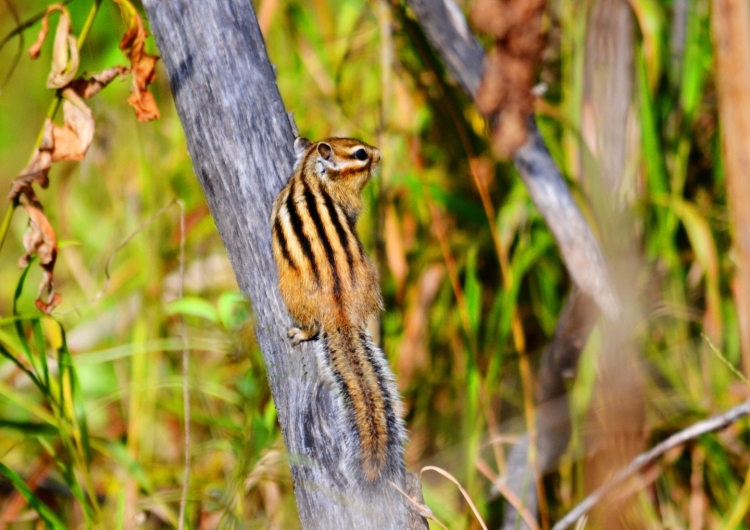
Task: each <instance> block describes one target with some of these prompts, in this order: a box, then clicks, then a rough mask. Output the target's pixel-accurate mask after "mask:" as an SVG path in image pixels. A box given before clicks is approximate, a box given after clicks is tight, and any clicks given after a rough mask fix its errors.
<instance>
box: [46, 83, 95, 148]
mask: <svg viewBox="0 0 750 530" xmlns="http://www.w3.org/2000/svg"><path fill="white" fill-rule="evenodd" d="M63 96H64V97H65V101H63V117H64V124H63V126H62V127H58V126H55V127H54V128H53V130H52V135H53V143H54V148H53V150H52V161H53V162H57V161H58V160H83V158H84V157H85V156H86V151H88V149H89V147H90V146H91V142H93V140H94V117H93V116H92V114H91V109H89V108H88V107H87V106H86V104H85V103H84V102H83V100H82V99H81V98H80V96H78V95H77V94H76V93H75V92H74V91H73V89H71V88H66V89H65V90H64V91H63Z"/></svg>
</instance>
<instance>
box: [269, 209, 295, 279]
mask: <svg viewBox="0 0 750 530" xmlns="http://www.w3.org/2000/svg"><path fill="white" fill-rule="evenodd" d="M273 238H274V239H275V240H276V244H278V245H279V248H281V255H282V256H284V259H285V260H286V262H287V263H288V264H289V266H290V267H291V268H293V269H294V270H295V271H299V269H298V268H297V264H296V263H294V260H292V255H291V253H290V252H289V245H288V243H287V240H286V235H284V229H283V228H282V226H281V220H280V219H279V218H278V217H277V218H276V222H275V223H274V224H273Z"/></svg>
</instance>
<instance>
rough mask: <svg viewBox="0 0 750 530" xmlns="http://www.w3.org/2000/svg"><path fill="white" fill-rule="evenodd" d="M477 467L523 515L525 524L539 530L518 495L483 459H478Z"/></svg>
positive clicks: (533, 529) (532, 529)
mask: <svg viewBox="0 0 750 530" xmlns="http://www.w3.org/2000/svg"><path fill="white" fill-rule="evenodd" d="M475 463H476V466H477V469H478V470H479V472H480V473H482V475H484V476H485V477H487V479H488V480H489V481H490V482H492V485H493V486H495V487H496V488H497V491H498V492H499V493H500V495H502V496H503V497H505V500H506V501H508V503H509V504H510V505H511V506H513V508H515V509H516V511H517V512H518V513H519V514H521V517H522V518H523V520H524V522H525V523H526V524H527V525H529V528H530V529H531V530H539V525H538V524H537V522H536V519H534V516H533V515H531V513H530V512H529V510H527V509H526V507H524V505H523V501H522V500H521V499H520V498H519V497H518V495H516V494H515V493H514V492H513V490H512V489H510V488H509V487H508V486H507V485H506V484H505V482H504V481H503V480H501V479H500V477H498V476H497V475H496V474H495V473H493V472H492V470H491V469H490V467H489V466H488V465H487V464H486V463H485V462H484V460H482V459H481V458H477V460H476V462H475Z"/></svg>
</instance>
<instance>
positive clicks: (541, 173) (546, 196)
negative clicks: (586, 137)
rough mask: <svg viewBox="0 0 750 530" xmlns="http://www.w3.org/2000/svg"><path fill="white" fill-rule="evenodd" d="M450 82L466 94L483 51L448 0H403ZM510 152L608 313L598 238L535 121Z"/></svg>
mask: <svg viewBox="0 0 750 530" xmlns="http://www.w3.org/2000/svg"><path fill="white" fill-rule="evenodd" d="M406 4H407V5H408V6H409V7H410V8H411V9H412V11H413V12H414V14H415V15H416V17H417V20H418V21H419V24H420V26H421V27H422V29H423V30H424V32H425V34H426V35H427V38H428V40H429V41H430V43H431V44H432V46H433V47H434V48H435V50H436V51H437V52H438V55H440V57H441V58H442V59H443V61H444V62H445V65H446V67H447V68H448V71H449V72H450V73H451V75H452V76H453V77H454V79H455V80H456V82H458V84H459V85H460V86H461V87H462V88H463V89H464V91H465V92H466V93H467V95H469V96H471V97H472V98H473V97H474V96H475V95H476V93H477V90H478V88H479V82H480V81H481V79H482V72H483V71H484V51H483V50H482V47H481V46H480V45H479V43H478V42H477V40H476V38H474V36H473V35H472V33H471V31H470V30H469V28H468V26H467V24H466V19H465V18H464V16H463V13H461V10H460V9H459V8H458V7H457V6H456V4H455V3H454V2H453V0H406ZM529 133H530V134H529V138H528V140H527V141H526V143H525V144H524V145H523V146H522V147H521V148H520V149H519V150H518V152H517V153H516V155H515V157H514V162H515V165H516V169H518V172H519V173H520V174H521V178H522V179H523V182H524V184H525V185H526V188H527V190H528V191H529V195H530V197H531V200H532V201H533V202H534V205H536V207H537V210H538V211H539V213H540V215H541V216H542V217H543V218H544V220H545V221H546V222H547V226H548V227H549V229H550V232H552V235H553V236H554V237H555V240H556V241H557V245H558V247H559V248H560V253H561V255H562V258H563V260H564V261H565V265H566V267H567V269H568V274H570V277H571V278H572V279H573V281H574V282H575V283H576V285H578V287H580V288H581V290H582V291H583V292H585V293H586V294H588V295H589V296H590V297H591V298H593V299H594V301H595V302H596V303H597V305H598V306H599V307H600V308H601V309H602V311H604V313H605V314H607V316H609V317H610V318H614V317H616V316H617V315H618V314H619V313H620V302H619V299H618V296H617V293H616V291H615V288H614V285H613V283H612V280H611V278H610V275H609V270H608V269H607V264H606V262H605V261H604V258H603V256H602V252H601V250H600V248H599V243H598V242H597V241H596V238H595V237H594V233H593V232H592V231H591V228H590V227H589V225H588V223H587V222H586V218H585V217H584V216H583V214H582V213H581V210H580V209H579V208H578V206H577V205H576V203H575V200H574V199H573V196H572V195H571V193H570V190H569V189H568V187H567V185H566V184H565V179H563V177H562V175H561V174H560V170H559V169H558V168H557V164H555V161H554V160H553V159H552V156H551V155H550V153H549V151H548V150H547V147H546V146H545V144H544V141H543V140H542V138H541V136H540V135H539V131H538V130H537V129H536V125H535V124H534V123H533V122H531V121H530V122H529Z"/></svg>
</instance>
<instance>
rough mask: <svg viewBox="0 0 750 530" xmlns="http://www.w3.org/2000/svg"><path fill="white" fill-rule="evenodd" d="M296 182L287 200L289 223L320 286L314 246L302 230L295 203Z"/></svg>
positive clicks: (300, 218)
mask: <svg viewBox="0 0 750 530" xmlns="http://www.w3.org/2000/svg"><path fill="white" fill-rule="evenodd" d="M294 182H295V181H292V186H291V187H290V189H289V196H288V197H287V199H286V209H287V212H288V213H289V222H290V223H291V224H292V230H294V235H295V237H296V238H297V242H298V243H299V245H300V247H302V253H303V254H304V255H305V257H306V258H307V261H309V262H310V268H311V269H312V271H313V275H315V281H317V282H318V284H320V272H319V271H318V264H317V263H316V262H315V254H314V253H313V250H312V244H311V243H310V240H309V239H308V237H307V236H306V235H305V231H304V229H303V228H302V217H301V216H300V213H299V210H298V209H297V204H296V203H295V202H294V188H295V186H294Z"/></svg>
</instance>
